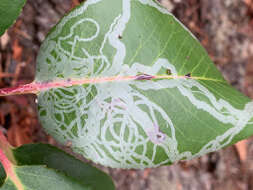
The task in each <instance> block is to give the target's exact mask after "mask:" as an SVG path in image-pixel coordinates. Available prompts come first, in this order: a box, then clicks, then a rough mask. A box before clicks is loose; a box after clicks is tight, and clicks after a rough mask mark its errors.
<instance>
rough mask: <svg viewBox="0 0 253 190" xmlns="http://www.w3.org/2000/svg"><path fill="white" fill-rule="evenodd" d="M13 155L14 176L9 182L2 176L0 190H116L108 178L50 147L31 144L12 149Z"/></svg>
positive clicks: (87, 165)
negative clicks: (22, 189)
mask: <svg viewBox="0 0 253 190" xmlns="http://www.w3.org/2000/svg"><path fill="white" fill-rule="evenodd" d="M11 154H12V157H13V158H14V159H13V160H14V162H15V165H12V167H10V168H11V169H12V170H13V172H14V175H12V173H11V170H7V174H8V175H7V178H6V176H5V177H4V175H3V177H2V176H1V180H2V179H3V180H5V183H4V184H3V185H2V187H1V188H0V189H3V190H5V189H17V187H18V186H19V185H18V184H20V186H23V188H24V189H36V190H55V189H61V190H63V189H66V190H67V189H69V190H75V189H82V190H85V189H87V190H102V189H108V190H114V189H115V188H114V185H113V182H112V180H111V178H110V177H109V176H108V175H107V174H105V173H104V172H102V171H100V170H98V169H96V168H95V167H93V166H90V165H89V164H86V163H84V162H81V161H79V160H77V159H76V158H74V157H73V156H71V155H69V154H67V153H65V152H63V151H61V150H59V149H58V148H56V147H53V146H51V145H47V144H28V145H24V146H21V147H18V148H12V149H11ZM3 163H4V162H3ZM5 165H6V163H5ZM5 169H6V167H5ZM1 172H2V170H1ZM13 176H14V177H13ZM15 176H16V177H15ZM5 178H6V179H5ZM19 190H21V189H19Z"/></svg>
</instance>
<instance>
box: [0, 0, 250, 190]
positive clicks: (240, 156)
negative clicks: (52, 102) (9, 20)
mask: <svg viewBox="0 0 253 190" xmlns="http://www.w3.org/2000/svg"><path fill="white" fill-rule="evenodd" d="M161 1H162V3H163V4H164V5H165V6H166V7H167V8H168V9H169V11H171V12H173V14H174V15H175V16H176V17H177V18H179V19H180V20H181V21H182V22H183V23H184V24H185V25H186V26H187V27H188V28H190V30H191V31H192V32H193V33H194V34H195V35H196V36H197V37H198V39H199V40H200V41H201V43H202V44H203V46H204V47H205V48H206V49H207V51H208V53H209V55H210V56H211V57H212V59H213V61H214V62H215V64H216V65H217V67H218V68H219V69H220V71H221V72H222V73H223V75H224V76H225V78H226V79H227V80H228V81H229V82H230V84H232V85H233V86H234V87H235V88H237V89H238V90H240V91H241V92H243V93H244V94H246V95H248V96H249V97H251V98H253V1H252V0H161ZM80 2H81V0H80ZM78 3H79V1H78V0H28V2H27V4H26V5H25V8H24V11H23V13H22V14H21V16H20V17H19V19H18V20H17V22H16V24H15V25H14V26H13V27H12V28H11V29H9V30H8V33H6V34H5V35H4V36H3V37H2V38H1V40H0V87H1V88H3V87H8V86H14V85H17V84H23V83H29V82H31V81H32V80H33V78H34V74H35V59H36V55H37V53H38V50H39V47H40V44H41V43H42V41H43V40H44V38H45V35H46V34H47V33H48V31H49V30H50V28H51V27H52V26H53V25H54V24H56V23H57V22H58V21H59V19H60V18H61V17H62V16H63V15H64V14H65V13H66V12H68V11H69V10H71V8H73V7H74V6H76V5H77V4H78ZM0 130H2V131H3V132H4V133H5V134H7V136H8V139H9V141H10V142H11V143H12V144H13V145H16V146H18V145H22V144H25V143H31V142H38V141H40V142H47V143H51V144H56V142H55V141H54V140H53V139H52V138H51V137H49V136H47V135H46V134H45V133H44V132H43V131H42V129H41V127H40V124H39V122H38V119H37V113H36V103H35V96H32V95H24V96H23V95H22V96H13V97H4V98H1V99H0ZM99 167H100V168H102V169H103V170H104V171H106V172H108V173H109V174H110V175H111V176H112V177H113V179H114V181H115V184H116V186H117V189H119V190H143V189H147V190H174V189H175V190H211V189H215V190H250V189H253V138H252V139H249V140H247V141H243V142H242V143H240V144H237V145H236V146H230V147H228V148H226V149H223V150H221V151H219V152H215V153H211V154H208V155H205V156H203V157H201V158H199V159H194V160H192V161H187V162H180V163H178V164H174V165H173V166H167V167H160V168H156V169H146V170H121V169H109V168H104V167H101V166H99Z"/></svg>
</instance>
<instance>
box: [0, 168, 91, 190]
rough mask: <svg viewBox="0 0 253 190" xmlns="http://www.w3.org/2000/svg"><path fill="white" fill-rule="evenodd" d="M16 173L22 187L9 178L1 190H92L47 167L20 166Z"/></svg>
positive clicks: (15, 169) (15, 170)
mask: <svg viewBox="0 0 253 190" xmlns="http://www.w3.org/2000/svg"><path fill="white" fill-rule="evenodd" d="M14 172H15V175H16V176H17V178H18V179H19V181H20V184H21V185H20V186H19V187H17V186H16V184H15V183H16V182H14V181H13V180H12V179H10V178H8V179H7V181H6V183H5V184H4V185H3V186H2V187H1V188H0V189H3V190H7V189H17V190H22V187H23V190H25V189H36V190H55V189H59V190H91V188H90V187H87V186H84V185H83V184H81V183H79V182H78V181H76V180H75V179H72V178H70V177H69V176H66V175H64V174H63V173H61V172H58V171H56V170H52V169H49V168H46V167H45V166H19V167H14Z"/></svg>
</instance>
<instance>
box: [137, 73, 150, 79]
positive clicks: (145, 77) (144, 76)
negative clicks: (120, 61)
mask: <svg viewBox="0 0 253 190" xmlns="http://www.w3.org/2000/svg"><path fill="white" fill-rule="evenodd" d="M153 78H154V76H152V75H148V74H140V75H137V76H136V80H151V79H153Z"/></svg>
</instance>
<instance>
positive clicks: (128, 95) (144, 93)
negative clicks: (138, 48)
mask: <svg viewBox="0 0 253 190" xmlns="http://www.w3.org/2000/svg"><path fill="white" fill-rule="evenodd" d="M136 1H137V0H136ZM101 2H103V1H102V0H89V1H87V3H85V4H84V5H83V6H81V7H80V8H78V9H76V10H75V11H73V12H72V13H71V14H69V15H68V16H66V17H65V18H64V19H63V20H62V21H61V22H60V24H59V25H58V26H57V27H56V30H55V31H54V32H52V34H50V35H49V37H48V38H47V40H46V42H45V43H44V45H43V48H42V49H43V52H42V53H41V55H40V56H39V59H38V62H39V63H40V62H43V64H45V62H49V61H50V63H55V64H56V65H55V68H56V69H55V70H56V71H53V72H55V73H54V75H56V76H57V75H59V76H61V75H63V76H62V77H64V78H66V77H71V74H72V73H71V72H75V75H80V76H81V75H82V76H86V75H87V76H97V75H101V76H112V75H113V76H115V75H116V76H117V75H118V76H135V75H138V73H145V74H149V75H154V76H155V75H158V73H159V71H160V70H161V69H165V70H166V69H169V70H170V71H171V74H172V75H173V76H178V72H177V70H176V68H175V66H174V65H173V64H171V63H170V62H169V61H168V59H166V58H165V57H164V58H163V57H160V58H158V59H157V60H156V61H155V62H154V64H153V65H152V66H148V65H144V64H143V63H140V62H135V63H132V64H131V66H129V65H126V64H124V61H125V59H126V55H127V48H126V45H125V44H124V43H123V41H122V40H120V38H119V36H122V35H123V33H124V31H125V30H126V28H127V27H128V23H129V21H130V18H131V3H132V2H133V0H122V13H120V14H118V15H117V16H116V17H115V18H113V19H112V22H111V25H110V27H108V31H107V32H106V33H105V34H104V38H103V40H102V42H101V47H100V49H99V51H98V52H97V53H93V52H90V51H89V49H87V48H86V47H85V45H83V46H82V49H81V50H82V51H81V53H80V52H79V54H77V53H76V51H77V49H78V48H79V47H81V46H80V44H81V43H89V42H92V41H94V40H97V38H99V37H101V32H102V28H101V27H100V25H101V23H99V22H98V21H96V19H95V18H92V17H90V18H82V19H79V20H78V22H76V23H75V24H73V25H72V27H71V29H70V33H69V34H68V35H66V36H61V37H59V38H58V39H57V40H56V41H55V38H56V37H57V36H58V35H60V34H61V32H62V28H63V27H64V25H65V24H66V23H67V22H68V20H70V19H73V18H75V17H78V16H80V15H82V14H84V13H85V11H87V9H88V7H89V6H93V5H94V6H95V5H96V4H98V3H101ZM138 2H140V3H142V5H143V6H151V7H154V8H156V10H158V11H160V12H161V13H162V14H168V12H167V11H166V10H165V9H163V8H161V7H160V6H158V5H157V4H156V3H154V2H153V1H152V0H138ZM87 23H89V24H91V26H94V27H93V28H95V31H94V32H93V34H90V36H87V37H86V38H84V37H82V36H80V35H78V34H76V33H75V32H74V31H75V29H76V28H77V27H79V26H80V25H82V24H87ZM63 44H64V45H63ZM108 44H109V45H110V46H111V48H113V49H114V51H115V53H114V56H113V57H111V58H110V57H109V56H108V55H107V54H108V52H107V51H108V50H106V48H108ZM68 46H69V47H70V48H69V49H70V50H69V49H67V48H66V47H68ZM52 52H56V53H55V54H57V56H58V57H57V56H52ZM106 52H107V53H106ZM66 63H68V64H67V65H68V67H67V69H65V70H66V71H65V70H64V69H62V68H61V67H62V65H66ZM49 67H51V66H47V67H46V66H45V68H44V66H43V67H42V68H40V70H39V72H38V73H39V76H42V75H43V72H45V69H48V68H49ZM57 68H58V70H57ZM63 70H64V71H63ZM47 71H49V69H48V70H47ZM40 73H41V74H40ZM59 73H60V74H61V75H60V74H59ZM151 91H157V92H167V91H168V96H169V93H171V92H173V91H175V92H178V93H179V94H180V95H181V96H182V97H181V98H182V99H184V100H185V101H186V100H187V101H188V102H190V103H191V105H192V106H193V108H194V109H195V110H196V112H197V111H202V112H204V113H205V114H206V115H208V116H209V118H212V119H215V120H217V121H218V122H220V123H222V124H226V125H229V126H232V127H230V128H229V129H228V130H226V131H225V132H223V133H222V134H219V135H217V136H216V138H214V139H212V140H210V141H209V142H207V143H205V145H204V146H203V147H202V148H200V149H199V150H198V151H197V152H194V153H192V152H191V151H190V150H187V151H182V150H181V149H180V147H179V144H180V141H183V140H184V139H178V138H177V136H178V134H177V133H178V131H179V129H178V127H177V126H176V124H177V122H176V119H175V118H174V117H172V113H171V114H170V112H168V110H169V108H168V110H167V109H164V108H163V106H162V105H161V104H158V103H157V102H156V101H154V100H153V99H152V96H151V95H148V94H149V93H150V92H151ZM199 95H201V97H204V99H203V98H202V99H201V98H200V96H199ZM62 97H64V98H62ZM170 111H173V110H170ZM39 112H40V119H41V121H42V123H43V126H44V127H45V128H46V130H47V131H48V132H49V133H50V134H51V135H53V136H54V137H55V138H56V139H58V140H59V141H61V142H67V141H69V140H70V141H71V142H72V148H73V149H74V150H75V151H76V152H79V153H81V154H83V155H84V156H85V157H86V158H89V159H91V160H93V161H94V162H98V163H101V164H103V165H106V166H111V167H118V168H146V167H157V166H160V165H164V164H169V163H173V162H176V161H178V160H181V159H191V158H193V157H196V156H200V155H202V154H205V153H208V152H211V151H215V150H217V149H219V148H222V147H224V146H226V145H229V144H230V143H231V141H232V140H233V138H234V137H235V136H236V135H238V134H239V133H240V132H241V131H242V130H243V129H244V128H245V126H246V125H247V124H248V123H249V122H252V118H253V102H250V103H248V104H246V105H245V107H244V109H242V110H240V109H236V108H234V107H233V106H232V105H231V104H230V103H229V102H227V101H226V100H224V99H217V97H215V96H214V94H212V92H210V91H209V90H208V89H207V88H206V87H204V86H203V85H202V84H200V83H199V82H198V81H197V80H194V79H190V78H185V79H183V78H180V77H179V78H176V77H175V79H170V80H168V79H162V80H152V81H136V80H135V81H127V82H116V81H115V82H113V83H103V84H90V85H86V86H73V87H70V88H64V89H63V88H58V89H51V90H48V91H46V92H42V93H41V94H40V95H39ZM177 130H178V131H177Z"/></svg>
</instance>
